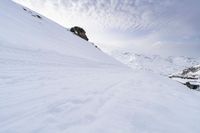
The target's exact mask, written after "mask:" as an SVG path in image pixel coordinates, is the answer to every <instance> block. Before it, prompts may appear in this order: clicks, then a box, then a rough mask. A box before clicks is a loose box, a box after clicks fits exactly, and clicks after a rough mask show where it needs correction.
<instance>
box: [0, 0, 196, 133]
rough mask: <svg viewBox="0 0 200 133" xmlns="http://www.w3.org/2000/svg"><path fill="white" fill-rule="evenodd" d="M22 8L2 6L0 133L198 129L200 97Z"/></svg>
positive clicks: (4, 0)
mask: <svg viewBox="0 0 200 133" xmlns="http://www.w3.org/2000/svg"><path fill="white" fill-rule="evenodd" d="M25 9H26V10H24V9H23V7H21V6H20V5H17V4H15V3H13V2H11V1H8V0H1V1H0V10H1V11H0V20H1V21H0V31H1V32H0V68H1V69H0V133H36V132H37V133H66V132H67V133H79V132H81V133H133V132H135V133H137V132H138V133H146V132H152V133H155V132H157V133H158V132H160V133H164V132H170V133H173V132H174V133H177V132H182V133H184V132H185V133H188V132H193V133H199V132H200V127H199V122H200V115H199V114H200V105H199V100H200V94H199V93H197V92H195V91H190V90H188V89H187V88H186V87H185V86H182V85H180V84H178V83H177V82H175V81H171V80H169V79H167V78H163V77H161V76H159V75H155V74H152V73H147V72H143V71H142V70H141V71H138V70H137V71H134V70H131V69H130V68H128V67H126V66H124V65H122V64H121V63H119V62H118V61H116V60H115V59H113V58H111V57H109V56H108V55H106V54H104V53H102V52H101V51H100V50H98V49H96V48H95V47H94V46H93V45H91V44H90V43H88V42H87V41H84V40H83V39H81V38H79V37H76V36H75V35H73V34H72V33H70V32H69V31H68V30H67V29H65V28H63V27H61V26H59V25H57V24H56V23H54V22H52V21H50V20H48V19H47V18H45V17H44V16H41V15H39V14H37V13H35V12H33V11H31V10H29V9H27V8H25ZM37 15H39V16H40V17H41V18H40V17H37Z"/></svg>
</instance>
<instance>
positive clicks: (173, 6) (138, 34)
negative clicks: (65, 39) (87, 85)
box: [14, 0, 200, 57]
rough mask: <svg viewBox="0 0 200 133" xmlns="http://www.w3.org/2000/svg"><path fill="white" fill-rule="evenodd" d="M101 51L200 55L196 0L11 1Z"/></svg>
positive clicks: (199, 1)
mask: <svg viewBox="0 0 200 133" xmlns="http://www.w3.org/2000/svg"><path fill="white" fill-rule="evenodd" d="M14 1H15V2H18V3H20V4H22V5H24V6H27V7H29V8H30V9H32V10H34V11H36V12H38V13H41V14H42V15H44V16H46V17H48V18H50V19H52V20H54V21H56V22H57V23H59V24H61V25H62V26H64V27H67V28H70V27H72V26H80V27H82V28H84V29H85V30H86V33H87V35H88V37H89V39H90V41H92V42H94V43H95V44H96V45H98V46H99V47H100V48H102V49H103V50H105V51H108V52H111V51H115V50H127V51H132V52H138V53H150V54H161V53H162V54H166V55H167V54H168V55H183V56H198V57H200V52H199V51H200V32H199V31H200V25H199V24H200V8H199V5H200V0H14Z"/></svg>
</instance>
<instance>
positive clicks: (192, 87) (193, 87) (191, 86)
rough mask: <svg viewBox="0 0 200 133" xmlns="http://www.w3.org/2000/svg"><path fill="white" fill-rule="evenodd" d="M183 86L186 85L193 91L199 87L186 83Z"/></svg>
mask: <svg viewBox="0 0 200 133" xmlns="http://www.w3.org/2000/svg"><path fill="white" fill-rule="evenodd" d="M184 85H186V86H187V87H189V88H190V89H194V90H196V89H198V88H199V85H197V84H191V83H190V82H186V83H185V84H184Z"/></svg>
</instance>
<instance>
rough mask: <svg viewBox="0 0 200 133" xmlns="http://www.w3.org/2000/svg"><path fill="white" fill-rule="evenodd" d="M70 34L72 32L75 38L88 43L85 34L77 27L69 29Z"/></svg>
mask: <svg viewBox="0 0 200 133" xmlns="http://www.w3.org/2000/svg"><path fill="white" fill-rule="evenodd" d="M70 31H71V32H73V33H74V34H76V35H77V36H79V37H81V38H83V39H85V40H86V41H88V40H89V39H88V37H87V36H86V32H85V30H84V29H83V28H81V27H78V26H74V27H72V28H71V29H70Z"/></svg>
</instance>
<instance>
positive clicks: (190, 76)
mask: <svg viewBox="0 0 200 133" xmlns="http://www.w3.org/2000/svg"><path fill="white" fill-rule="evenodd" d="M169 77H170V78H172V79H174V80H176V81H179V82H181V83H182V84H184V85H186V86H187V87H189V88H190V89H195V90H199V87H200V65H197V66H193V67H189V68H187V69H184V70H182V71H180V72H178V73H174V74H172V75H170V76H169Z"/></svg>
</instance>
